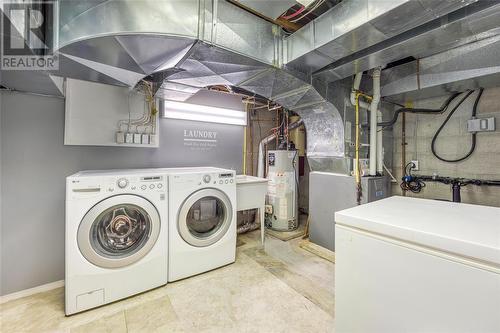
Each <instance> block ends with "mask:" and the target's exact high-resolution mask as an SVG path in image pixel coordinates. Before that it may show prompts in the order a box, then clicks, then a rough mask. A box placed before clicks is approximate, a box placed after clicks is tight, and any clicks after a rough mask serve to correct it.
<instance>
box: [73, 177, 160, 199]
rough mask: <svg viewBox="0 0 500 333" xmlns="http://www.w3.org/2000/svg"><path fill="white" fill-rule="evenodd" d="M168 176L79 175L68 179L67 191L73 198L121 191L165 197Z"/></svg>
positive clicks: (120, 192) (119, 192) (113, 193)
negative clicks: (157, 194) (158, 194)
mask: <svg viewBox="0 0 500 333" xmlns="http://www.w3.org/2000/svg"><path fill="white" fill-rule="evenodd" d="M167 185H168V177H167V176H164V175H154V174H152V175H151V176H149V175H148V176H142V177H141V176H139V175H119V176H116V177H113V176H107V177H79V178H72V179H69V183H67V191H69V192H70V193H71V195H72V196H73V197H74V198H92V197H95V196H99V195H102V194H103V193H107V194H109V195H115V194H122V193H137V194H141V193H144V194H146V193H152V192H154V193H160V195H161V196H162V197H166V195H165V192H166V191H167V190H168V186H167Z"/></svg>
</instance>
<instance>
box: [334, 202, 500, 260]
mask: <svg viewBox="0 0 500 333" xmlns="http://www.w3.org/2000/svg"><path fill="white" fill-rule="evenodd" d="M335 219H336V223H337V224H340V225H344V226H348V227H354V228H358V229H361V230H364V231H367V232H372V233H376V234H380V235H382V236H387V237H391V238H396V239H399V240H403V241H407V242H411V243H414V244H417V245H422V246H427V247H431V248H434V249H438V250H441V251H446V252H449V253H455V254H458V255H461V256H464V257H469V258H472V259H476V260H480V261H485V262H489V263H492V264H494V265H496V266H500V208H495V207H488V206H479V205H470V204H464V203H453V202H445V201H437V200H428V199H417V198H410V197H400V196H394V197H390V198H387V199H383V200H379V201H375V202H372V203H369V204H365V205H361V206H357V207H354V208H350V209H346V210H342V211H339V212H337V213H336V214H335Z"/></svg>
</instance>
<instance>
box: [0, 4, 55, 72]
mask: <svg viewBox="0 0 500 333" xmlns="http://www.w3.org/2000/svg"><path fill="white" fill-rule="evenodd" d="M0 3H1V7H0V10H1V11H2V15H1V27H2V29H1V30H2V31H3V34H2V35H1V40H0V55H1V61H0V68H1V69H2V70H58V69H59V61H58V56H57V54H54V52H53V48H52V47H50V46H49V45H50V43H52V44H54V41H55V39H54V29H53V26H52V23H51V20H50V18H52V17H53V16H52V17H51V15H53V14H54V13H55V10H54V9H55V6H56V5H57V2H56V1H55V0H52V1H22V2H19V1H1V2H0Z"/></svg>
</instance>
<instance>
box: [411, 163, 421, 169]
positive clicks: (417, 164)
mask: <svg viewBox="0 0 500 333" xmlns="http://www.w3.org/2000/svg"><path fill="white" fill-rule="evenodd" d="M411 163H413V165H414V167H413V168H412V170H413V171H418V170H419V169H420V164H419V163H418V160H413V161H411Z"/></svg>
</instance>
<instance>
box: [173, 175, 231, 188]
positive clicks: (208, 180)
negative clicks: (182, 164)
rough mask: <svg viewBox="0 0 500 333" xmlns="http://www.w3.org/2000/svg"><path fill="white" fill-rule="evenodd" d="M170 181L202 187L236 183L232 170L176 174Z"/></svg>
mask: <svg viewBox="0 0 500 333" xmlns="http://www.w3.org/2000/svg"><path fill="white" fill-rule="evenodd" d="M172 181H173V182H174V183H177V184H181V183H184V184H192V185H195V186H202V187H203V186H204V187H214V186H217V187H219V186H221V185H229V186H230V185H235V184H236V180H235V173H234V172H224V173H195V174H178V175H173V176H172Z"/></svg>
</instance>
